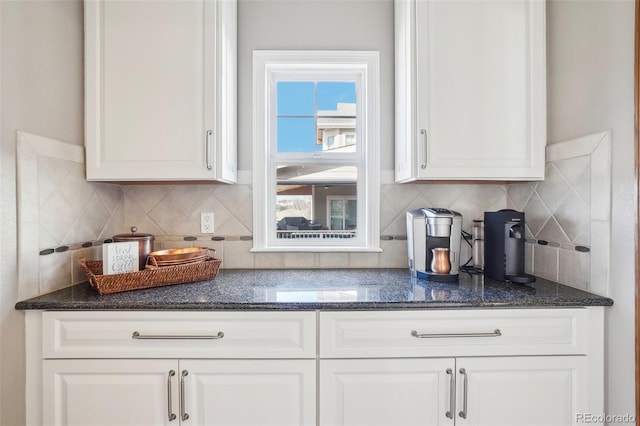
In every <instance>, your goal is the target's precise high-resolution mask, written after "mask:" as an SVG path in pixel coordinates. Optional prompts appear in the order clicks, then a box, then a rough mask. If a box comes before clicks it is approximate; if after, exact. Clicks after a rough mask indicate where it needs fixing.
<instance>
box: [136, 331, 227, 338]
mask: <svg viewBox="0 0 640 426" xmlns="http://www.w3.org/2000/svg"><path fill="white" fill-rule="evenodd" d="M223 337H224V333H223V332H222V331H219V332H218V334H216V335H206V334H204V335H191V336H190V335H179V334H178V335H170V334H140V333H138V332H137V331H134V332H133V335H131V338H132V339H149V340H151V339H199V340H214V339H222V338H223Z"/></svg>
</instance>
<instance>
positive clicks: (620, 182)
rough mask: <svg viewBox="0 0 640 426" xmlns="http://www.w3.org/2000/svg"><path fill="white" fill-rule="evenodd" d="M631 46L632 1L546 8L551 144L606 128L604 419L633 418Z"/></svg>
mask: <svg viewBox="0 0 640 426" xmlns="http://www.w3.org/2000/svg"><path fill="white" fill-rule="evenodd" d="M633 42H634V2H633V1H632V0H602V1H566V0H551V1H548V2H547V46H548V53H547V58H548V78H547V81H548V95H547V96H548V108H549V109H548V114H547V115H548V138H549V143H553V142H554V141H555V142H557V141H562V140H566V139H571V138H574V137H578V136H582V135H586V134H590V133H593V132H597V131H601V130H604V129H608V128H609V129H612V163H613V164H612V186H613V191H612V234H611V235H612V238H611V240H612V244H611V246H612V252H611V259H612V260H611V265H610V268H611V283H610V286H609V293H608V296H609V297H611V298H612V299H613V300H614V306H613V307H612V308H610V309H608V310H607V328H606V331H607V348H606V355H607V365H606V369H607V377H606V383H607V389H606V395H607V401H606V407H607V413H606V414H610V415H618V414H619V415H624V414H634V411H635V399H634V388H635V386H634V371H635V364H634V347H635V346H634V339H635V337H634V327H633V324H634V300H635V287H634V279H635V277H634V221H635V217H634V211H635V198H634V197H635V189H634V179H635V178H634V139H633V137H634V136H633V128H634V123H633V117H634V104H633V89H634V83H633V65H634V51H633ZM594 243H595V242H594ZM593 414H602V413H593Z"/></svg>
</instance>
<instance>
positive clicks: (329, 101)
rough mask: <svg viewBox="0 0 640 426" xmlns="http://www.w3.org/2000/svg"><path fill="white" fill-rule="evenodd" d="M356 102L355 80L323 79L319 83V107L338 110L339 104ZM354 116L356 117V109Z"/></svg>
mask: <svg viewBox="0 0 640 426" xmlns="http://www.w3.org/2000/svg"><path fill="white" fill-rule="evenodd" d="M355 103H356V84H355V83H353V82H341V81H321V82H319V83H318V109H319V110H328V111H331V110H337V109H338V105H339V104H353V105H355ZM353 116H354V117H355V110H354V114H353Z"/></svg>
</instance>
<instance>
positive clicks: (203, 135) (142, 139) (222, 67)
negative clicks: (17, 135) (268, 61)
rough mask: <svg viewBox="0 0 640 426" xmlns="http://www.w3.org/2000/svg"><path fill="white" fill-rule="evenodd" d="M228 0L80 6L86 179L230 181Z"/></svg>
mask: <svg viewBox="0 0 640 426" xmlns="http://www.w3.org/2000/svg"><path fill="white" fill-rule="evenodd" d="M236 7H237V5H236V2H235V0H192V1H180V0H168V1H143V0H132V1H117V0H88V1H86V2H85V139H86V140H85V145H86V156H87V157H86V163H87V179H88V180H96V181H164V180H166V181H178V180H219V181H224V182H235V181H236V173H237V172H236V158H237V149H236V62H237V59H236V39H237V35H236V21H237V18H236V14H237V10H236Z"/></svg>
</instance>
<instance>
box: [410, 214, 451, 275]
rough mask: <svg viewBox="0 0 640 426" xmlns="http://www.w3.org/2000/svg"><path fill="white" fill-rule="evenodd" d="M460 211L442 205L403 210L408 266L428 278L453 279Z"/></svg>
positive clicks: (414, 272) (413, 271)
mask: <svg viewBox="0 0 640 426" xmlns="http://www.w3.org/2000/svg"><path fill="white" fill-rule="evenodd" d="M461 234H462V215H461V214H460V213H458V212H454V211H451V210H447V209H442V208H423V209H415V210H409V211H407V243H408V255H409V270H410V271H411V274H412V275H415V276H417V277H419V278H424V279H426V280H430V281H438V282H457V281H458V274H459V270H460V236H461Z"/></svg>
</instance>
